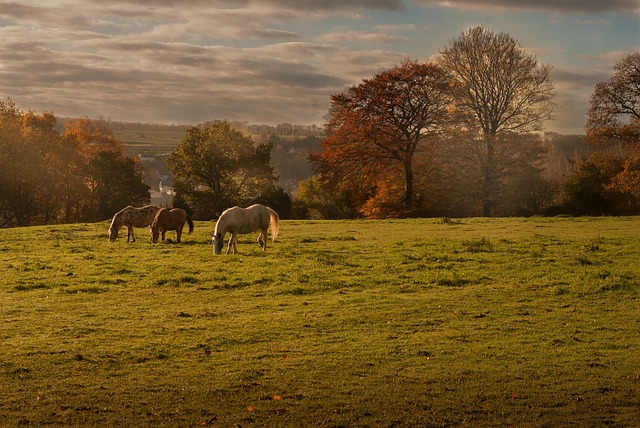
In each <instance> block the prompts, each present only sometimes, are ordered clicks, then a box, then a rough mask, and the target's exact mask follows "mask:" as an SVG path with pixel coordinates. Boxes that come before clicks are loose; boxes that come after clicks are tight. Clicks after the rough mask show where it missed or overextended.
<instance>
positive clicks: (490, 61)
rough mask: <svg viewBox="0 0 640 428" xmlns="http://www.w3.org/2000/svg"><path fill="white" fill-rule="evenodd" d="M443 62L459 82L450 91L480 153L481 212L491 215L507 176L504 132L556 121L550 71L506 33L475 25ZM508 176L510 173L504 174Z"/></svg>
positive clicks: (527, 129) (450, 48)
mask: <svg viewBox="0 0 640 428" xmlns="http://www.w3.org/2000/svg"><path fill="white" fill-rule="evenodd" d="M439 63H440V64H441V66H442V67H443V68H444V69H445V70H447V71H448V72H449V73H450V76H451V78H452V79H453V80H454V81H455V82H456V84H455V85H452V88H451V89H452V91H453V92H454V96H455V99H456V108H457V109H456V112H457V113H458V119H459V121H460V125H461V126H462V127H463V128H464V129H465V130H466V133H467V135H468V137H469V142H470V143H471V145H472V146H473V147H474V150H475V151H476V152H477V153H478V154H480V155H481V159H480V160H479V162H480V163H479V164H478V165H477V166H478V167H479V170H480V173H481V177H479V179H480V186H481V188H480V197H481V203H482V214H483V215H484V216H490V215H491V214H492V212H493V209H494V206H495V204H496V203H497V202H498V199H499V195H498V192H499V187H500V182H501V180H504V179H505V178H506V175H504V174H503V173H502V172H501V171H500V169H499V163H504V162H498V160H497V151H498V146H499V145H500V144H501V142H506V141H513V139H511V138H500V136H501V134H511V135H514V134H530V133H533V132H535V131H540V130H541V129H542V124H543V122H544V121H545V120H547V119H551V118H552V112H553V106H554V104H553V99H554V97H555V91H554V86H553V83H552V81H551V77H550V72H551V67H549V66H546V65H541V64H539V63H538V61H537V59H536V58H535V57H534V56H532V55H530V54H527V53H526V52H525V50H524V48H523V47H522V45H521V44H520V43H519V42H518V41H517V40H516V39H514V38H513V37H511V36H509V35H508V34H505V33H497V34H496V33H494V32H493V31H491V30H489V29H486V28H483V27H475V28H471V29H469V30H467V31H465V32H463V33H462V35H461V36H459V37H458V38H456V39H454V40H452V41H451V42H450V43H449V44H448V45H447V46H446V47H445V48H444V49H442V50H441V51H440V57H439ZM503 172H509V171H503Z"/></svg>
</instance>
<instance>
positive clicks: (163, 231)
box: [162, 229, 167, 241]
mask: <svg viewBox="0 0 640 428" xmlns="http://www.w3.org/2000/svg"><path fill="white" fill-rule="evenodd" d="M165 233H167V231H166V230H164V229H162V240H163V241H164V240H165V236H164V234H165Z"/></svg>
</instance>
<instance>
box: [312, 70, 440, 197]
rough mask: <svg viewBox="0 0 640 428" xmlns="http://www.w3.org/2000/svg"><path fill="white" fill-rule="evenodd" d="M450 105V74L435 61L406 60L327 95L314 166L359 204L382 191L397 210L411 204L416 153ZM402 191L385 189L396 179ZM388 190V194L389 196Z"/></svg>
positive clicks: (434, 132) (434, 134)
mask: <svg viewBox="0 0 640 428" xmlns="http://www.w3.org/2000/svg"><path fill="white" fill-rule="evenodd" d="M450 105H451V97H450V92H449V78H448V76H447V74H446V73H445V71H444V70H443V69H442V68H440V67H439V66H437V65H435V64H433V63H419V62H417V61H410V60H407V61H405V62H403V63H402V64H401V65H398V66H395V67H392V68H390V69H386V70H382V71H380V72H379V73H377V74H375V75H374V76H373V77H372V78H370V79H364V80H363V81H362V83H360V84H358V85H355V86H351V87H349V88H347V89H346V90H345V91H343V92H339V93H337V94H333V95H331V108H330V110H329V112H328V115H327V124H326V130H327V131H328V137H327V138H326V139H325V140H324V141H323V143H322V152H321V153H319V154H317V155H315V157H313V161H314V162H315V164H316V165H317V170H318V171H319V172H320V173H321V174H322V175H323V176H324V177H325V179H327V178H330V179H332V180H333V182H334V183H341V185H342V186H343V187H344V186H347V187H351V193H352V195H353V196H354V197H355V198H356V200H357V201H358V203H359V204H360V205H361V206H364V205H365V204H366V203H367V201H370V200H371V199H372V198H375V197H376V195H378V196H379V195H380V192H383V190H384V193H385V199H389V198H392V199H395V201H396V203H398V204H399V205H400V209H405V210H411V209H412V208H414V206H415V204H414V203H415V188H414V184H415V177H414V175H415V170H414V158H415V154H416V152H417V151H418V150H419V149H420V148H421V146H422V145H423V144H425V143H426V142H428V141H429V139H433V138H436V137H437V136H438V135H439V134H440V132H441V131H442V129H443V127H444V125H445V121H446V118H447V113H448V109H449V108H450ZM398 175H399V179H400V182H401V186H400V189H399V190H398V189H396V190H395V191H394V192H388V190H389V189H386V188H385V186H387V185H388V184H390V183H396V182H397V180H392V179H390V177H389V176H398ZM389 193H391V194H389Z"/></svg>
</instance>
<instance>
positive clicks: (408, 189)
mask: <svg viewBox="0 0 640 428" xmlns="http://www.w3.org/2000/svg"><path fill="white" fill-rule="evenodd" d="M412 206H413V168H412V165H411V158H408V159H406V160H405V161H404V207H405V208H410V207H412Z"/></svg>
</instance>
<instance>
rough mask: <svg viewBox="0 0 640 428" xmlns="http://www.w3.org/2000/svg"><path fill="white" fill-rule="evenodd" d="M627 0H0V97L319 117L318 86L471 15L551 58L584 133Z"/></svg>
mask: <svg viewBox="0 0 640 428" xmlns="http://www.w3.org/2000/svg"><path fill="white" fill-rule="evenodd" d="M639 23H640V2H639V0H607V1H600V0H589V1H581V0H449V1H439V0H180V1H173V0H135V1H134V0H108V1H105V0H8V1H7V0H0V98H7V97H9V98H11V99H12V100H13V101H14V102H15V103H16V105H17V106H18V107H19V108H20V109H22V110H33V111H35V112H37V113H41V112H43V111H52V112H54V113H55V114H56V115H59V116H73V117H84V116H87V117H90V118H92V117H98V116H103V117H106V118H111V119H113V120H124V121H141V122H157V123H184V124H195V123H199V122H203V121H206V120H211V119H229V120H240V121H243V120H246V121H249V122H250V123H265V124H277V123H280V122H289V123H296V124H317V125H319V126H321V125H322V124H323V123H324V119H323V117H324V115H325V113H326V112H327V109H328V107H329V95H330V94H331V93H335V92H338V91H341V90H343V89H345V88H346V87H347V86H349V85H353V84H357V83H359V82H360V81H361V80H362V79H363V78H368V77H371V75H373V74H374V73H376V72H377V71H379V70H380V69H382V68H388V67H392V66H394V65H396V64H399V63H400V62H402V61H403V60H404V59H406V58H411V59H418V60H421V61H422V60H428V59H429V58H431V57H433V56H434V55H436V54H437V53H438V51H439V50H440V49H442V48H443V47H444V46H446V45H447V44H448V43H450V42H451V40H452V39H454V38H456V37H458V36H459V35H460V34H461V33H462V31H464V30H466V29H468V28H470V27H472V26H476V25H482V26H485V27H487V28H490V29H492V30H494V31H495V32H506V33H508V34H510V35H511V36H513V37H514V38H516V39H518V40H519V41H520V43H521V44H522V45H523V46H524V48H525V49H526V50H527V52H529V53H532V54H534V55H536V56H537V58H538V59H539V61H540V62H542V63H545V64H550V65H552V66H553V70H554V71H553V75H552V76H553V79H554V82H555V85H556V89H557V92H558V98H557V108H556V117H557V118H556V120H555V121H553V122H548V123H547V124H546V127H547V129H548V130H551V131H557V132H561V133H582V132H583V126H584V122H585V118H586V116H585V114H586V110H587V108H588V100H589V96H590V94H591V92H592V89H593V85H594V84H595V83H597V82H600V81H604V80H606V79H608V78H609V77H610V76H611V74H612V73H613V70H612V67H613V65H614V64H615V62H616V61H618V60H619V59H621V58H622V57H623V56H625V55H626V54H629V53H631V52H634V51H638V50H640V24H639Z"/></svg>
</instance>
